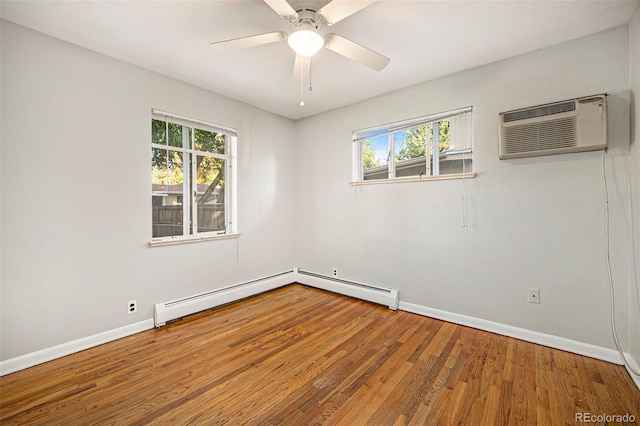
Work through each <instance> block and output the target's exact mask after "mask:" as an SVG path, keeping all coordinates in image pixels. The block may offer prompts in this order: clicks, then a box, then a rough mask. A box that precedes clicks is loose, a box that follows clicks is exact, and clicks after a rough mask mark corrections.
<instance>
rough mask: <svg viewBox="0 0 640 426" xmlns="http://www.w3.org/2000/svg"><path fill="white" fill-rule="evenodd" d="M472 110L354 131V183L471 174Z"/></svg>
mask: <svg viewBox="0 0 640 426" xmlns="http://www.w3.org/2000/svg"><path fill="white" fill-rule="evenodd" d="M471 111H472V108H471V107H467V108H462V109H458V110H455V111H449V112H445V113H440V114H434V115H429V116H425V117H420V118H417V119H413V120H408V121H403V122H399V123H392V124H387V125H384V126H378V127H374V128H370V129H364V130H359V131H356V132H354V134H353V142H354V143H353V147H354V150H353V152H354V170H353V175H354V176H353V177H354V181H356V182H358V181H367V180H380V179H385V180H388V179H397V178H406V177H420V178H423V177H429V176H442V175H460V174H465V173H469V172H471V171H472V160H473V158H472V153H473V150H472V145H471Z"/></svg>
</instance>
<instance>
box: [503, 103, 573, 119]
mask: <svg viewBox="0 0 640 426" xmlns="http://www.w3.org/2000/svg"><path fill="white" fill-rule="evenodd" d="M575 109H576V103H575V102H573V101H570V102H563V103H559V104H553V105H547V106H541V107H538V108H531V109H527V110H523V111H515V112H511V113H508V114H505V115H504V122H505V123H508V122H511V121H518V120H525V119H527V118H536V117H544V116H547V115H553V114H560V113H562V112H569V111H575Z"/></svg>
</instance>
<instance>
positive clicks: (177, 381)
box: [0, 285, 640, 425]
mask: <svg viewBox="0 0 640 426" xmlns="http://www.w3.org/2000/svg"><path fill="white" fill-rule="evenodd" d="M0 392H1V393H0V398H1V399H0V423H1V424H2V425H11V424H21V425H23V424H43V425H45V424H46V425H62V424H65V425H68V424H82V425H84V424H126V425H129V424H168V423H169V424H225V423H226V424H232V425H238V424H259V425H269V424H291V425H305V424H345V425H360V424H373V425H395V424H419V425H423V424H442V425H451V424H464V425H476V424H478V425H480V424H487V425H515V424H531V425H535V424H539V425H559V424H576V423H579V422H576V413H590V414H591V415H603V414H608V415H624V414H627V413H629V414H630V415H633V416H635V418H636V422H637V421H638V419H639V418H640V391H639V390H638V389H637V388H636V387H635V385H634V383H633V382H632V380H631V378H630V377H629V376H628V375H627V373H626V372H625V370H624V369H623V367H621V366H617V365H613V364H609V363H606V362H603V361H598V360H594V359H591V358H586V357H582V356H578V355H573V354H570V353H567V352H563V351H559V350H554V349H550V348H547V347H544V346H539V345H535V344H532V343H527V342H523V341H519V340H516V339H512V338H508V337H504V336H500V335H496V334H492V333H487V332H483V331H478V330H475V329H471V328H467V327H462V326H458V325H455V324H450V323H446V322H442V321H438V320H434V319H430V318H426V317H422V316H419V315H414V314H410V313H407V312H401V311H397V312H394V311H391V310H389V309H388V308H386V307H382V306H377V305H373V304H370V303H367V302H363V301H359V300H355V299H350V298H347V297H344V296H340V295H336V294H332V293H327V292H323V291H320V290H316V289H312V288H308V287H304V286H300V285H291V286H287V287H285V288H281V289H278V290H275V291H272V292H269V293H267V294H263V295H260V296H257V297H255V298H251V299H248V300H245V301H242V302H239V303H236V304H233V305H229V306H225V307H222V308H220V309H216V310H213V311H210V312H205V313H201V314H198V315H194V316H192V317H189V318H186V319H183V320H180V321H176V322H174V323H171V324H169V325H167V326H165V327H163V328H160V329H155V330H149V331H146V332H143V333H139V334H136V335H134V336H131V337H128V338H125V339H121V340H118V341H115V342H111V343H108V344H105V345H102V346H99V347H95V348H92V349H88V350H85V351H83V352H80V353H77V354H74V355H70V356H67V357H64V358H61V359H57V360H54V361H51V362H48V363H46V364H42V365H39V366H36V367H33V368H29V369H27V370H23V371H19V372H17V373H13V374H10V375H7V376H4V377H2V378H0ZM600 424H603V423H600Z"/></svg>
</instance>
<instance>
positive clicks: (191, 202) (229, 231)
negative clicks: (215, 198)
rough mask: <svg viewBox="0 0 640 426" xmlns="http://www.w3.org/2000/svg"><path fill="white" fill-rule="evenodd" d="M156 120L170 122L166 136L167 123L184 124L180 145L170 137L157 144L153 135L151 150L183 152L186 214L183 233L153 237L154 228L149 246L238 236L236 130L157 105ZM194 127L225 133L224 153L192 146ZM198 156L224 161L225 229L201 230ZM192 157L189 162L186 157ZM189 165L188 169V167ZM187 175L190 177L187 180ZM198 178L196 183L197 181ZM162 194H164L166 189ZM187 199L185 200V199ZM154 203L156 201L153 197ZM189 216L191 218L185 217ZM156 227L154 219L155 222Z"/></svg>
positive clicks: (154, 192)
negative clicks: (198, 199) (165, 109)
mask: <svg viewBox="0 0 640 426" xmlns="http://www.w3.org/2000/svg"><path fill="white" fill-rule="evenodd" d="M154 120H157V121H161V122H164V123H165V125H166V126H167V132H166V135H167V138H168V135H169V132H168V126H169V123H173V124H177V125H181V126H183V127H182V129H183V132H182V143H181V146H180V147H177V146H172V145H170V143H169V140H167V141H166V144H158V143H154V142H153V136H151V137H150V139H151V150H152V152H153V150H154V149H162V150H167V153H168V152H169V151H176V152H180V153H181V154H180V157H181V158H182V160H183V162H182V164H183V183H182V185H183V192H182V195H183V202H182V208H183V210H182V215H183V223H182V226H183V228H182V235H168V236H161V237H154V236H153V231H152V235H151V240H150V242H149V245H150V246H157V245H167V244H178V243H184V242H193V241H205V240H214V239H227V238H235V237H238V236H239V235H240V234H238V233H237V212H236V208H237V203H236V181H237V175H236V158H237V154H236V153H237V131H236V130H235V129H232V128H230V127H225V126H220V125H216V124H211V123H207V122H205V121H201V120H197V119H192V118H188V117H185V116H182V115H177V114H173V113H169V112H166V111H161V110H158V109H155V108H154V109H152V111H151V123H153V121H154ZM185 128H186V129H189V132H188V133H187V132H185V131H184V130H185ZM195 129H198V130H201V131H207V132H212V133H215V134H218V135H224V153H223V154H219V153H214V152H207V151H201V150H198V149H196V148H195V147H194V146H192V144H193V141H194V140H195V138H194V137H193V134H194V131H195ZM185 142H189V143H188V145H189V146H187V147H185V145H186V144H185ZM198 157H209V158H214V159H218V160H222V161H224V169H223V173H224V175H223V179H224V181H225V182H224V186H223V191H224V192H223V194H224V195H223V198H224V207H223V208H224V229H221V230H215V231H198V227H199V224H198V208H197V207H198V204H197V196H196V195H197V185H198V183H197V182H198V180H197V179H198V178H197V174H198V170H197V161H198ZM187 158H188V159H189V161H188V162H187V161H186V159H187ZM187 169H188V170H187ZM187 179H188V180H187ZM194 182H195V184H194ZM193 185H195V191H196V195H194V194H193V193H192V192H193V191H192V188H193V187H194V186H193ZM158 194H159V193H158V192H157V191H153V188H152V190H151V198H152V200H153V197H154V196H157V195H158ZM161 194H162V195H164V194H165V192H164V191H163V192H162V193H161ZM185 199H186V202H185ZM152 204H153V201H152ZM184 218H188V220H186V219H184ZM152 228H153V223H152Z"/></svg>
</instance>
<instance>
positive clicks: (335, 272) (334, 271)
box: [333, 268, 338, 277]
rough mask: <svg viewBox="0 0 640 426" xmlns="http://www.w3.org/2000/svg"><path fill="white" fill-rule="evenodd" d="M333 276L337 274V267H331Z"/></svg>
mask: <svg viewBox="0 0 640 426" xmlns="http://www.w3.org/2000/svg"><path fill="white" fill-rule="evenodd" d="M333 276H334V277H337V276H338V268H333Z"/></svg>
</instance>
